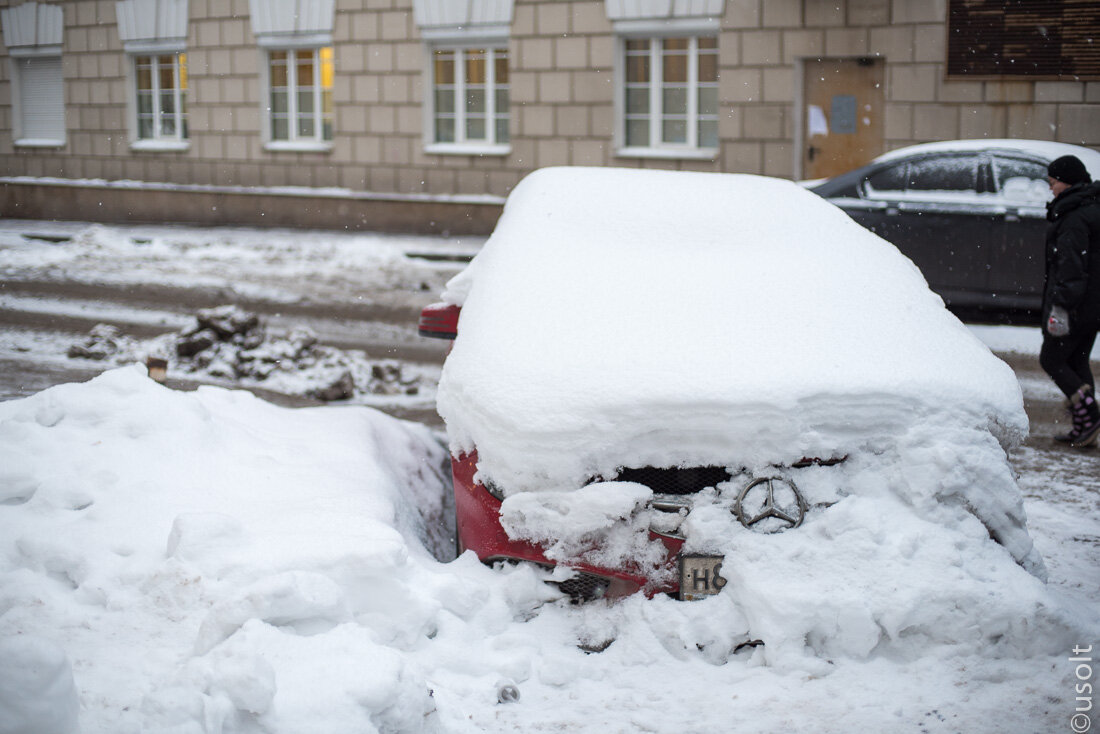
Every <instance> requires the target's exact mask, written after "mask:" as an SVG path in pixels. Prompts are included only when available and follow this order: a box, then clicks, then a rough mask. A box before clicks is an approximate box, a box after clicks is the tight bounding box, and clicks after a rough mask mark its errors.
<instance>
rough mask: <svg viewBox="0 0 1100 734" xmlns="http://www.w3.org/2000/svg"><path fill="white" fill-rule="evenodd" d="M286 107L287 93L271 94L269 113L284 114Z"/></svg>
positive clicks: (274, 92)
mask: <svg viewBox="0 0 1100 734" xmlns="http://www.w3.org/2000/svg"><path fill="white" fill-rule="evenodd" d="M288 109H289V108H288V107H287V93H286V92H276V91H272V92H271V111H272V112H274V113H276V114H286V113H287V111H288Z"/></svg>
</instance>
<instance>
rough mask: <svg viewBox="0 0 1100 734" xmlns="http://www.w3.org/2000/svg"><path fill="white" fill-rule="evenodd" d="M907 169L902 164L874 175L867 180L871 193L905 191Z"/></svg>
mask: <svg viewBox="0 0 1100 734" xmlns="http://www.w3.org/2000/svg"><path fill="white" fill-rule="evenodd" d="M906 168H907V165H906V164H905V163H901V164H899V165H896V166H891V167H890V168H886V169H883V170H881V171H878V172H877V173H873V174H871V176H870V177H869V178H868V179H867V185H868V186H869V188H870V189H871V191H905V170H906Z"/></svg>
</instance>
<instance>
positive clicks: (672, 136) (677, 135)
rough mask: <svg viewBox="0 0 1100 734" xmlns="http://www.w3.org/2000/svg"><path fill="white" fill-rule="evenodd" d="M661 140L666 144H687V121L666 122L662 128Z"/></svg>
mask: <svg viewBox="0 0 1100 734" xmlns="http://www.w3.org/2000/svg"><path fill="white" fill-rule="evenodd" d="M661 140H662V141H663V142H665V143H686V142H687V121H686V120H665V121H664V124H663V126H662V131H661Z"/></svg>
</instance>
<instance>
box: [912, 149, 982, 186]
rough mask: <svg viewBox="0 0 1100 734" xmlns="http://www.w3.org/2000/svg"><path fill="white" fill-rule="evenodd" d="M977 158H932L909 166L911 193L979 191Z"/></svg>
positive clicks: (914, 162)
mask: <svg viewBox="0 0 1100 734" xmlns="http://www.w3.org/2000/svg"><path fill="white" fill-rule="evenodd" d="M979 163H980V161H979V159H978V158H977V157H972V156H960V157H952V158H930V159H927V160H923V161H913V162H912V163H910V164H909V190H910V191H977V190H978V164H979Z"/></svg>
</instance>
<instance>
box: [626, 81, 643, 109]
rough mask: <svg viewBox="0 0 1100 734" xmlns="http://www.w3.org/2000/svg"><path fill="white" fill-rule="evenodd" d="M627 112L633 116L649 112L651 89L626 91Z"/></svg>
mask: <svg viewBox="0 0 1100 734" xmlns="http://www.w3.org/2000/svg"><path fill="white" fill-rule="evenodd" d="M626 111H627V112H629V113H631V114H636V113H640V114H645V113H646V112H649V89H648V88H647V87H641V88H634V89H628V90H626Z"/></svg>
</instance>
